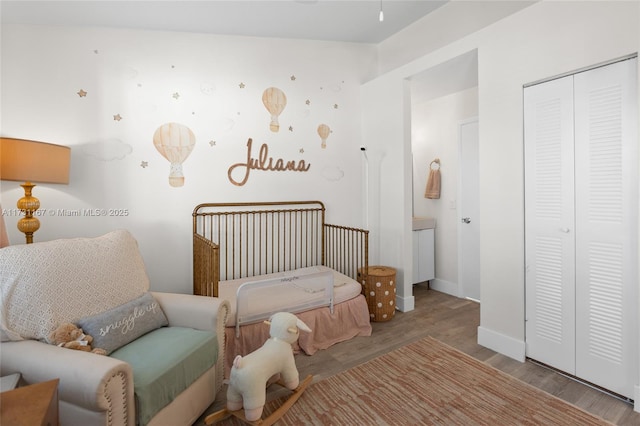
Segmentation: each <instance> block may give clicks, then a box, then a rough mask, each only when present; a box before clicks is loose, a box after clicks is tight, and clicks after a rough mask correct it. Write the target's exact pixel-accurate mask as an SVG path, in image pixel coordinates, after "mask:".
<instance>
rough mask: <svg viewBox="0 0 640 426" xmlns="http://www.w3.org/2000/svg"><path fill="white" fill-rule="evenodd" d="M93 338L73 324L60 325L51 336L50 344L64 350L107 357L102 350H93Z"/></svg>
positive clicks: (105, 352)
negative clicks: (74, 350)
mask: <svg viewBox="0 0 640 426" xmlns="http://www.w3.org/2000/svg"><path fill="white" fill-rule="evenodd" d="M91 342H93V337H91V336H89V335H88V334H84V333H83V331H82V329H81V328H78V327H77V326H75V325H74V324H71V323H68V322H66V323H63V324H60V326H59V327H58V328H56V329H55V330H53V332H52V333H51V334H50V335H49V343H51V344H52V345H57V346H60V347H62V348H67V349H76V350H79V351H83V352H92V353H94V354H98V355H106V354H107V351H105V350H104V349H100V348H92V347H91Z"/></svg>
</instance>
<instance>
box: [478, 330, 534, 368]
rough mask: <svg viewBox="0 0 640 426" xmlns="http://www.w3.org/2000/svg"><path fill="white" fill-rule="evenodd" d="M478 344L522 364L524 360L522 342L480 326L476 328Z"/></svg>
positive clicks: (523, 345)
mask: <svg viewBox="0 0 640 426" xmlns="http://www.w3.org/2000/svg"><path fill="white" fill-rule="evenodd" d="M478 344H479V345H482V346H484V347H485V348H489V349H491V350H494V351H496V352H499V353H501V354H502V355H505V356H508V357H509V358H513V359H515V360H516V361H520V362H524V361H525V358H526V353H525V348H526V347H525V343H524V341H522V340H518V339H514V338H513V337H509V336H505V335H504V334H501V333H498V332H497V331H493V330H491V329H488V328H485V327H482V326H480V327H478Z"/></svg>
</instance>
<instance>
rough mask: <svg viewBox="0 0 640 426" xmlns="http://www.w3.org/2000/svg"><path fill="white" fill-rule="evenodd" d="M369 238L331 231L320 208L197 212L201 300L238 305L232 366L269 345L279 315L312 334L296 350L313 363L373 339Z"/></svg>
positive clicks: (233, 206) (196, 287)
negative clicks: (366, 292) (325, 353)
mask: <svg viewBox="0 0 640 426" xmlns="http://www.w3.org/2000/svg"><path fill="white" fill-rule="evenodd" d="M368 237H369V232H368V231H367V230H363V229H358V228H350V227H345V226H339V225H332V224H327V223H325V206H324V204H323V203H322V202H320V201H293V202H288V201H285V202H256V203H205V204H200V205H198V206H196V207H195V209H194V210H193V293H194V294H198V295H204V296H215V297H221V298H225V299H228V300H229V301H230V303H231V313H230V318H229V321H228V323H227V328H226V338H227V345H226V348H227V349H226V351H227V352H226V358H225V359H226V360H227V361H228V362H227V364H229V363H230V362H231V361H232V360H233V359H234V358H235V356H236V355H246V354H248V353H250V352H252V351H254V350H255V349H257V348H259V347H260V346H261V345H262V344H263V343H264V342H265V341H266V340H267V338H268V337H269V334H268V333H269V327H268V326H267V325H265V324H264V323H263V320H264V319H267V318H268V317H269V316H270V315H271V314H272V313H275V312H277V311H288V312H293V313H296V315H298V317H299V318H300V319H302V320H303V321H304V322H305V323H306V324H307V325H309V327H310V328H311V329H312V332H311V333H301V334H300V338H299V339H298V342H297V343H296V344H295V345H294V350H296V351H297V352H304V353H305V354H307V355H313V354H314V353H315V352H316V351H318V350H321V349H326V348H328V347H330V346H331V345H333V344H336V343H338V342H341V341H345V340H348V339H351V338H353V337H356V336H370V335H371V324H370V314H369V310H368V307H367V302H366V299H365V298H364V296H363V295H362V283H363V282H366V274H364V272H365V271H368V265H369V259H368V251H369V245H368ZM359 272H360V275H358V273H359ZM359 280H361V281H359ZM305 293H306V294H305ZM229 368H230V365H227V370H226V372H227V375H228V371H229Z"/></svg>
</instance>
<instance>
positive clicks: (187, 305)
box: [152, 292, 229, 332]
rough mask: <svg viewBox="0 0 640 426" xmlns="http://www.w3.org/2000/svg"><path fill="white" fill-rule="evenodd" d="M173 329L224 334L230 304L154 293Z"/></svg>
mask: <svg viewBox="0 0 640 426" xmlns="http://www.w3.org/2000/svg"><path fill="white" fill-rule="evenodd" d="M152 294H153V297H155V298H156V300H157V301H158V303H159V304H160V307H161V308H162V310H163V311H164V314H165V315H166V316H167V320H169V325H170V326H172V327H191V328H195V329H198V330H211V331H216V332H218V331H219V332H223V331H224V327H225V326H226V324H227V317H228V315H229V302H228V301H227V300H224V299H219V298H217V297H207V296H195V295H193V294H179V293H162V292H152Z"/></svg>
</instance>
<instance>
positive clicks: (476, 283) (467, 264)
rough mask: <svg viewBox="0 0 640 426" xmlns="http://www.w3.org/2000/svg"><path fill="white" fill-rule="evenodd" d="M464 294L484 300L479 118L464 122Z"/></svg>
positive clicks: (460, 249)
mask: <svg viewBox="0 0 640 426" xmlns="http://www.w3.org/2000/svg"><path fill="white" fill-rule="evenodd" d="M459 131H460V142H459V143H460V147H459V148H460V149H459V151H460V178H459V179H460V207H459V208H460V210H459V211H460V223H459V226H458V229H459V235H460V239H459V244H458V280H459V288H460V293H461V294H460V296H461V297H466V298H469V299H472V300H476V301H480V223H479V218H480V214H479V209H480V207H479V203H480V199H479V195H478V194H479V191H480V186H479V183H478V180H479V176H480V173H479V158H478V155H479V146H478V141H479V138H478V119H477V118H474V119H471V120H467V121H465V122H463V123H461V124H460V129H459Z"/></svg>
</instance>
